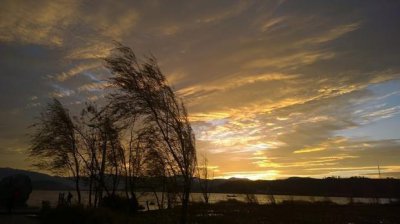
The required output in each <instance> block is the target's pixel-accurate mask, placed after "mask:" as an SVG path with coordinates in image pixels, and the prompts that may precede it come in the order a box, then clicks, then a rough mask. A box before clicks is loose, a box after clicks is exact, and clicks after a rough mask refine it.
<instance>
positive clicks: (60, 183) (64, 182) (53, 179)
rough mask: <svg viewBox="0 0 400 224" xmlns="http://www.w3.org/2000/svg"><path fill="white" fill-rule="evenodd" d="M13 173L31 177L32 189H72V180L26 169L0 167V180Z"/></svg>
mask: <svg viewBox="0 0 400 224" xmlns="http://www.w3.org/2000/svg"><path fill="white" fill-rule="evenodd" d="M15 174H25V175H27V176H29V177H30V178H31V181H32V187H33V189H34V190H73V189H74V185H73V182H72V181H70V180H68V178H63V177H58V176H50V175H48V174H44V173H38V172H33V171H28V170H19V169H12V168H0V180H1V179H3V178H4V177H6V176H10V175H15Z"/></svg>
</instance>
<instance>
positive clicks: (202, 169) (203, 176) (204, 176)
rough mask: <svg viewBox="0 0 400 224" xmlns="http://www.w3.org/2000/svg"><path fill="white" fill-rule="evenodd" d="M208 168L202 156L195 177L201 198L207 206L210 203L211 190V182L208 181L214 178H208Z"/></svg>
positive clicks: (206, 160)
mask: <svg viewBox="0 0 400 224" xmlns="http://www.w3.org/2000/svg"><path fill="white" fill-rule="evenodd" d="M209 169H210V167H209V166H208V159H207V157H206V156H205V155H204V156H203V157H202V158H201V161H200V162H199V165H198V166H197V177H198V178H199V186H200V191H201V194H202V196H203V200H204V203H206V204H208V203H209V201H210V193H211V192H210V190H211V181H210V179H213V178H214V174H212V175H211V176H210V173H209Z"/></svg>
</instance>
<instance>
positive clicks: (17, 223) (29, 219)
mask: <svg viewBox="0 0 400 224" xmlns="http://www.w3.org/2000/svg"><path fill="white" fill-rule="evenodd" d="M0 223H1V224H39V223H40V222H39V220H38V219H37V218H35V217H33V216H29V215H21V214H14V215H8V214H7V215H6V214H1V215H0Z"/></svg>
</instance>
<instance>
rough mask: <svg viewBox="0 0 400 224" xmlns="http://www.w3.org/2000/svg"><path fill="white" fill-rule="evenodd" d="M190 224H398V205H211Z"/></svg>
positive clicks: (115, 216) (101, 218)
mask: <svg viewBox="0 0 400 224" xmlns="http://www.w3.org/2000/svg"><path fill="white" fill-rule="evenodd" d="M177 220H179V209H178V208H176V209H172V210H159V211H157V210H154V211H147V212H139V213H137V214H129V213H126V212H121V211H117V210H110V209H105V208H99V209H83V208H79V207H73V208H59V209H52V210H49V211H47V212H46V213H45V214H42V215H41V216H40V214H39V216H37V217H32V216H27V215H26V214H25V215H24V214H16V215H6V214H4V213H3V214H0V223H1V224H11V223H13V224H22V223H27V224H31V223H32V224H36V223H37V224H39V223H43V224H47V223H51V224H53V223H56V224H71V223H74V224H75V223H76V224H78V223H82V224H89V223H96V224H97V223H98V224H117V223H118V224H119V223H121V224H131V223H132V224H136V223H177ZM189 223H218V224H224V223H282V224H286V223H291V224H292V223H293V224H295V223H304V224H305V223H307V224H312V223H323V224H333V223H335V224H336V223H341V224H358V223H371V224H372V223H374V224H375V223H377V224H378V223H379V224H381V223H382V224H386V223H387V224H389V223H395V224H400V205H399V204H392V205H366V204H354V205H336V204H332V203H306V202H287V203H282V204H279V205H257V204H246V203H242V202H236V201H229V202H220V203H217V204H213V205H205V204H193V205H192V206H191V208H190V214H189Z"/></svg>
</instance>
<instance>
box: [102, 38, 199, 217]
mask: <svg viewBox="0 0 400 224" xmlns="http://www.w3.org/2000/svg"><path fill="white" fill-rule="evenodd" d="M105 62H106V66H107V68H109V69H110V71H111V73H112V74H113V76H112V78H111V83H112V85H113V86H114V87H116V92H115V93H114V94H112V96H111V102H112V103H114V104H115V105H117V106H116V107H115V108H119V110H118V111H119V112H120V113H122V114H123V115H124V116H125V117H130V116H136V114H137V112H139V113H140V114H141V116H142V119H143V122H144V124H146V125H152V126H154V127H155V129H154V130H155V133H154V134H155V135H158V136H161V139H162V143H163V147H160V148H159V150H162V152H161V153H162V154H163V158H165V159H166V160H167V161H168V166H169V168H170V169H171V172H172V173H174V174H175V176H177V175H179V176H180V177H181V178H182V192H183V193H182V197H181V199H182V215H181V223H186V216H187V208H188V203H189V196H190V190H191V185H192V179H193V175H194V172H195V169H196V149H195V137H194V134H193V131H192V128H191V125H190V122H189V120H188V114H187V111H186V108H185V106H184V105H183V103H182V102H181V101H179V100H178V99H177V98H176V96H175V94H174V92H173V90H172V89H171V88H170V87H169V86H168V84H167V82H166V79H165V76H164V75H163V74H162V73H161V71H160V69H159V67H158V65H157V62H156V60H155V58H154V57H149V58H147V59H146V60H145V62H143V63H139V62H138V61H137V59H136V56H135V54H134V53H133V51H132V50H131V49H130V48H129V47H125V46H123V45H120V44H118V45H117V46H116V47H115V49H114V50H113V52H112V54H111V55H110V56H109V57H107V58H106V59H105ZM132 112H133V113H134V114H131V113H132Z"/></svg>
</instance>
